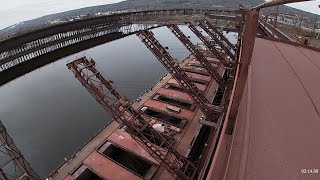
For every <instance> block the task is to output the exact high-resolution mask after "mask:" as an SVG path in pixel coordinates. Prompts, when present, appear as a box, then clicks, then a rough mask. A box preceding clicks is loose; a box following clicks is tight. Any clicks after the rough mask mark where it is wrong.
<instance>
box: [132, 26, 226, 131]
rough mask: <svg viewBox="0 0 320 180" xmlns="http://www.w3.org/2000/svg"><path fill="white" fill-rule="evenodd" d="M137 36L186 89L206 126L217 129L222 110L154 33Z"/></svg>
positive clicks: (138, 34)
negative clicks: (189, 75) (197, 84)
mask: <svg viewBox="0 0 320 180" xmlns="http://www.w3.org/2000/svg"><path fill="white" fill-rule="evenodd" d="M137 36H138V37H139V38H140V39H141V41H142V42H143V43H144V44H145V45H146V46H147V48H148V49H149V50H150V51H151V52H152V53H153V54H154V55H155V56H156V57H157V59H158V60H159V61H160V62H161V63H162V64H163V65H164V67H165V68H166V69H167V70H168V71H169V73H170V74H171V75H172V76H173V78H174V79H175V80H176V81H177V82H178V83H179V84H180V86H181V87H182V88H184V90H185V91H186V92H187V93H188V95H189V96H190V97H191V99H192V100H193V102H194V103H195V105H196V106H197V107H198V108H200V109H201V111H202V113H203V114H204V115H205V119H206V120H205V121H206V125H210V126H212V127H216V126H217V124H216V123H217V121H218V118H217V117H218V116H219V114H220V113H221V111H222V108H221V107H219V106H214V105H212V104H210V102H209V101H208V100H207V98H206V97H205V96H204V95H203V93H202V92H201V91H200V90H199V89H198V88H197V86H196V85H195V84H194V83H193V81H192V80H191V79H190V78H189V77H188V76H187V74H186V73H185V72H184V70H183V69H182V68H181V67H180V66H179V64H178V62H176V61H175V60H174V59H173V57H172V56H171V55H170V54H169V53H168V52H167V50H166V49H165V48H164V47H163V46H162V45H161V44H160V43H159V42H158V41H157V40H156V38H155V37H154V35H153V33H152V32H150V31H140V32H138V33H137Z"/></svg>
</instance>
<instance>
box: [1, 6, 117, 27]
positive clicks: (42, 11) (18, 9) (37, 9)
mask: <svg viewBox="0 0 320 180" xmlns="http://www.w3.org/2000/svg"><path fill="white" fill-rule="evenodd" d="M120 1H123V0H0V4H1V6H0V14H1V18H0V29H3V28H5V27H8V26H10V25H13V24H15V23H18V22H21V21H26V20H30V19H35V18H38V17H41V16H45V15H49V14H54V13H59V12H63V11H68V10H73V9H79V8H83V7H89V6H96V5H103V4H111V3H116V2H120Z"/></svg>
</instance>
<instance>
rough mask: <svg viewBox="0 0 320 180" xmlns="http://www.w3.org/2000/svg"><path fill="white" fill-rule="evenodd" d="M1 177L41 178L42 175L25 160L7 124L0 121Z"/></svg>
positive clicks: (37, 179)
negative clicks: (6, 126) (10, 134)
mask: <svg viewBox="0 0 320 180" xmlns="http://www.w3.org/2000/svg"><path fill="white" fill-rule="evenodd" d="M0 141H1V145H0V149H1V150H0V156H1V162H4V163H1V164H0V178H1V180H2V179H4V180H6V179H23V178H31V179H36V180H40V177H39V176H38V175H37V174H36V172H35V171H34V170H33V169H32V168H31V166H30V164H29V163H28V162H27V161H26V160H25V158H24V157H23V155H22V154H21V152H20V151H19V149H18V148H17V146H16V145H15V144H14V142H13V140H12V138H11V137H10V136H9V134H8V132H7V130H6V128H5V126H4V125H3V124H2V122H1V121H0Z"/></svg>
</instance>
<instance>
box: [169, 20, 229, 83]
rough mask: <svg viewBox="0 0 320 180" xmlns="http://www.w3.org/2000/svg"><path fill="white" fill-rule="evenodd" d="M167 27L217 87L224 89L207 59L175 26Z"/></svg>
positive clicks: (220, 78)
mask: <svg viewBox="0 0 320 180" xmlns="http://www.w3.org/2000/svg"><path fill="white" fill-rule="evenodd" d="M167 27H168V28H169V29H170V30H171V32H172V33H173V34H174V35H175V36H176V37H177V38H178V39H179V40H180V41H181V43H182V44H183V45H184V46H185V47H186V48H187V49H188V50H189V51H190V52H191V53H192V54H193V55H194V56H195V58H196V59H197V60H198V61H199V62H200V63H201V65H202V66H203V67H204V68H205V69H206V70H207V71H208V73H209V74H210V76H211V77H212V78H214V79H215V80H216V81H217V83H218V84H219V86H220V87H221V88H222V89H224V88H225V87H226V83H225V81H224V80H223V78H222V77H221V76H220V74H219V73H218V71H217V70H216V69H215V68H214V67H213V66H212V65H211V64H210V62H209V61H208V60H207V58H206V57H205V56H204V55H203V54H202V53H201V52H200V51H199V50H198V49H197V47H196V46H195V45H194V44H192V42H191V41H190V40H189V39H188V38H187V37H186V36H185V35H184V34H183V33H182V32H181V30H180V29H179V27H178V26H177V25H176V24H169V25H167Z"/></svg>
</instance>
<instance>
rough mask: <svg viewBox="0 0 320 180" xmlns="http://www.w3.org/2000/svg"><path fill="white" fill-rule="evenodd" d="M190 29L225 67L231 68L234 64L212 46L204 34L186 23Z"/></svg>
mask: <svg viewBox="0 0 320 180" xmlns="http://www.w3.org/2000/svg"><path fill="white" fill-rule="evenodd" d="M186 24H187V26H188V27H189V29H190V30H191V31H192V32H193V33H194V34H195V35H196V36H197V37H198V38H199V39H200V40H201V41H202V42H203V43H204V45H206V46H207V47H208V48H209V50H210V51H211V52H212V53H213V54H214V55H215V56H216V57H217V58H218V59H219V60H220V62H221V63H222V64H223V65H224V66H225V67H228V68H229V67H231V66H232V63H231V62H230V61H228V60H227V58H225V57H224V56H223V55H222V54H221V53H220V52H219V51H218V50H217V49H216V48H215V47H214V45H212V44H211V43H210V42H209V41H207V39H206V38H205V37H204V35H203V34H201V32H200V31H199V30H198V29H197V28H196V27H195V26H194V25H192V24H191V23H186Z"/></svg>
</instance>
